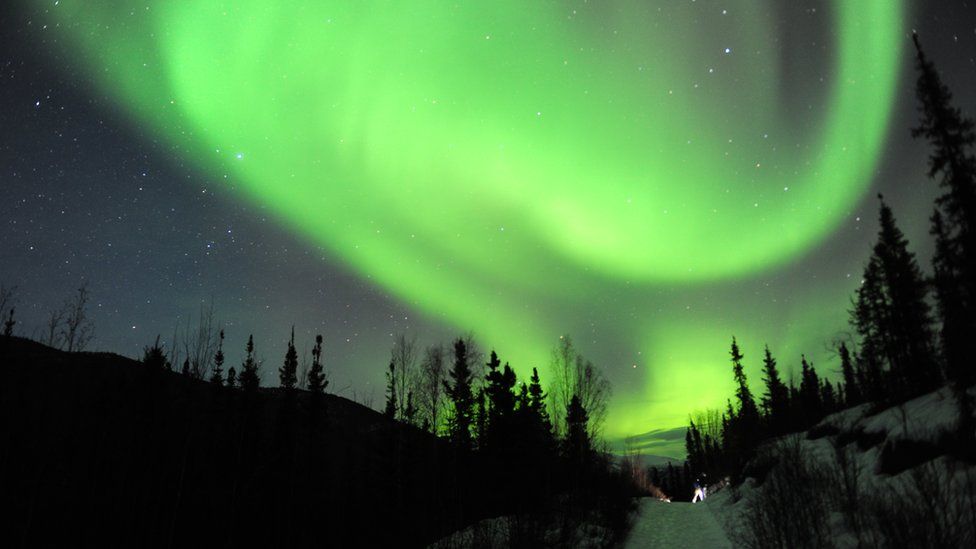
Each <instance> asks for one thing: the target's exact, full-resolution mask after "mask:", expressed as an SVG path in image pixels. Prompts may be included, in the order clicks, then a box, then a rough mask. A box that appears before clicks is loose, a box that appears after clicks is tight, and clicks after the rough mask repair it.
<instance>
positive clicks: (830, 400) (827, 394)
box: [820, 379, 837, 414]
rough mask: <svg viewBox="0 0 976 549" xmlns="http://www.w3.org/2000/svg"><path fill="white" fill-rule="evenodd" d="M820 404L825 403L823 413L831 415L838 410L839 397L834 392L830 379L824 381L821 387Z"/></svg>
mask: <svg viewBox="0 0 976 549" xmlns="http://www.w3.org/2000/svg"><path fill="white" fill-rule="evenodd" d="M820 402H822V403H823V412H824V413H825V414H829V413H832V412H834V411H835V410H837V396H836V391H834V384H833V383H831V382H830V380H829V379H825V380H824V381H823V385H822V386H821V387H820Z"/></svg>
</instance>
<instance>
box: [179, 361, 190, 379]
mask: <svg viewBox="0 0 976 549" xmlns="http://www.w3.org/2000/svg"><path fill="white" fill-rule="evenodd" d="M180 374H182V375H184V376H186V377H190V359H189V358H187V359H185V360H184V361H183V369H181V370H180Z"/></svg>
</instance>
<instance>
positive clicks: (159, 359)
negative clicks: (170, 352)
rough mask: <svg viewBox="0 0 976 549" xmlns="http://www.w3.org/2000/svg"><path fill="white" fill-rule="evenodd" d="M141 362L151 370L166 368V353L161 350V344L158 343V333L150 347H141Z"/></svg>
mask: <svg viewBox="0 0 976 549" xmlns="http://www.w3.org/2000/svg"><path fill="white" fill-rule="evenodd" d="M142 363H143V364H145V365H146V366H148V367H149V368H152V369H153V370H162V369H164V368H166V353H165V352H164V351H163V346H162V345H161V344H160V343H159V336H158V335H157V336H156V342H155V343H153V345H152V347H145V348H143V351H142Z"/></svg>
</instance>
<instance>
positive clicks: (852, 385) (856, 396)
mask: <svg viewBox="0 0 976 549" xmlns="http://www.w3.org/2000/svg"><path fill="white" fill-rule="evenodd" d="M837 354H839V355H840V370H841V374H842V375H843V376H844V404H846V405H847V406H854V405H856V404H860V403H861V402H862V400H861V399H862V397H861V388H860V387H859V384H858V380H857V372H855V370H854V361H853V360H851V352H850V350H848V348H847V344H846V343H844V342H841V344H840V346H839V347H838V348H837Z"/></svg>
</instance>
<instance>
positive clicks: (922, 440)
mask: <svg viewBox="0 0 976 549" xmlns="http://www.w3.org/2000/svg"><path fill="white" fill-rule="evenodd" d="M970 394H973V391H972V390H971V391H970ZM957 410H958V409H957V403H956V399H955V398H954V397H953V395H952V393H951V391H950V390H949V389H948V388H942V389H940V390H938V391H934V392H932V393H929V394H926V395H923V396H921V397H918V398H915V399H913V400H910V401H908V402H906V403H904V404H901V405H897V406H893V407H891V408H888V409H885V410H882V411H880V412H876V413H871V412H872V410H871V407H870V406H869V405H866V404H865V405H860V406H857V407H854V408H850V409H847V410H843V411H841V412H838V413H835V414H832V415H830V416H828V417H826V418H824V420H823V421H821V422H820V423H819V424H818V425H817V426H815V427H814V428H812V429H810V430H809V431H807V432H804V433H799V434H796V435H789V436H786V437H782V438H780V439H777V440H775V441H772V442H770V443H767V444H765V445H764V446H763V447H762V448H761V449H760V451H759V452H758V453H757V457H756V458H755V459H754V460H753V461H752V462H750V466H749V467H748V468H747V478H746V480H745V481H744V482H743V483H742V484H741V485H739V486H737V487H734V488H732V487H730V488H727V489H724V490H721V491H719V492H718V493H715V494H714V495H713V496H712V497H710V498H709V499H708V501H707V504H708V506H709V507H710V508H711V509H712V510H713V511H714V513H715V515H716V518H717V519H718V521H719V523H721V524H722V526H723V527H724V528H725V529H726V531H727V532H728V534H729V537H730V538H731V539H732V540H733V541H734V542H735V545H736V546H745V547H748V546H755V547H769V546H773V547H776V546H778V547H804V546H806V547H817V546H831V547H860V546H880V547H904V546H912V547H957V546H974V545H973V544H974V543H976V539H974V537H976V467H974V466H973V465H972V464H971V463H967V462H965V461H961V460H957V459H954V458H953V457H951V456H950V455H949V453H950V449H951V448H953V444H954V440H955V438H954V437H953V432H954V430H955V426H956V421H957Z"/></svg>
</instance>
